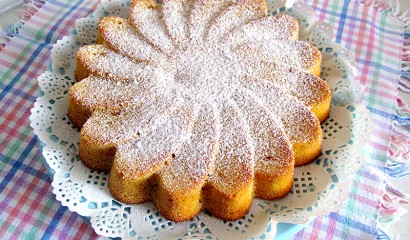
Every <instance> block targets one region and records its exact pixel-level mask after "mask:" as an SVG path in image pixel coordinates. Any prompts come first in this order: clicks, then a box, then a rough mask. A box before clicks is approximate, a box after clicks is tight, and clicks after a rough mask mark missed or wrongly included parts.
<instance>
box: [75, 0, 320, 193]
mask: <svg viewBox="0 0 410 240" xmlns="http://www.w3.org/2000/svg"><path fill="white" fill-rule="evenodd" d="M99 29H100V34H101V36H100V37H101V39H100V41H101V42H100V43H101V44H97V45H91V46H86V47H83V48H81V49H80V51H79V53H78V55H79V58H80V59H81V60H82V61H83V62H84V63H85V65H87V67H88V69H89V71H90V72H91V73H92V74H93V75H92V76H90V77H88V78H86V79H84V80H82V81H81V82H79V83H77V84H76V85H75V86H74V87H73V89H72V90H70V92H71V93H70V94H71V96H72V97H73V99H75V100H76V101H79V102H81V103H82V105H84V106H87V108H89V109H92V111H94V113H93V115H92V116H91V118H90V119H89V120H88V121H87V123H86V124H85V125H84V128H83V130H82V137H84V138H86V139H88V140H89V141H93V142H98V143H100V144H106V145H110V144H113V145H115V146H117V155H116V160H117V165H118V167H119V168H120V169H122V171H123V173H124V178H133V177H142V176H144V174H147V173H152V172H155V171H159V172H161V176H162V179H163V181H164V182H167V183H169V186H173V185H172V184H170V183H172V182H173V180H172V179H177V178H181V177H182V176H184V172H181V169H184V170H186V169H187V168H194V170H192V171H191V173H190V175H189V176H187V177H186V179H185V180H181V181H183V182H186V183H187V182H190V184H191V185H195V184H196V183H197V182H201V181H205V179H206V178H207V174H208V173H210V172H212V171H214V170H215V169H216V172H219V173H221V174H220V175H217V174H215V175H212V176H211V177H210V178H209V179H208V180H207V181H211V182H214V184H215V185H216V186H219V187H220V188H224V189H227V190H226V191H230V192H235V189H238V188H240V186H241V184H242V183H243V184H246V183H247V182H248V181H250V180H249V179H251V178H252V176H253V175H254V171H263V169H265V168H264V167H261V166H265V167H266V166H268V165H269V164H270V165H272V166H273V165H275V166H276V168H273V167H272V169H280V168H279V167H280V166H289V165H292V164H293V162H292V160H290V159H292V156H291V155H292V153H291V147H292V143H293V142H307V143H308V142H311V141H313V140H314V139H316V138H317V137H318V128H319V129H320V125H319V122H318V120H317V118H316V117H315V115H314V114H313V113H312V112H311V111H310V109H309V104H310V103H312V102H315V101H317V100H320V99H321V98H323V97H324V95H325V94H323V91H320V89H321V88H323V89H326V86H325V84H324V83H323V81H322V80H321V79H319V78H318V77H316V76H314V74H312V73H311V72H312V69H313V67H314V66H315V65H316V64H317V63H318V61H319V64H320V53H319V52H318V50H317V49H316V48H314V47H313V46H311V45H309V44H307V43H305V42H302V41H297V30H298V27H297V22H296V21H295V20H294V19H292V18H291V17H289V16H287V15H276V16H267V12H266V4H265V2H264V1H257V0H238V1H236V2H231V1H212V0H201V1H189V0H186V1H184V0H167V1H163V3H162V4H161V5H159V4H157V3H156V2H155V1H149V0H145V1H133V3H132V4H131V11H130V17H129V19H122V18H119V17H113V16H112V17H107V18H104V19H102V20H101V22H100V24H99ZM298 79H302V80H303V81H298ZM317 86H319V87H317ZM320 86H322V87H320ZM318 89H319V90H318ZM325 92H326V91H325ZM321 94H322V95H321ZM258 113H259V115H258ZM272 136H273V137H272ZM194 156H202V157H194ZM215 156H218V157H215ZM266 159H274V160H273V161H267V160H266ZM171 160H172V161H171ZM165 163H166V166H167V167H164V164H165ZM177 163H178V164H177ZM177 166H179V167H177ZM180 166H183V167H182V168H180ZM179 168H180V169H179ZM167 169H168V170H167ZM170 169H171V170H172V171H171V170H170ZM178 169H179V170H178ZM278 171H279V170H278ZM274 174H280V172H275V173H274ZM176 175H177V176H176ZM221 176H223V177H221ZM228 176H229V177H228ZM189 179H190V180H191V181H190V180H189ZM177 189H178V188H176V190H175V191H177Z"/></svg>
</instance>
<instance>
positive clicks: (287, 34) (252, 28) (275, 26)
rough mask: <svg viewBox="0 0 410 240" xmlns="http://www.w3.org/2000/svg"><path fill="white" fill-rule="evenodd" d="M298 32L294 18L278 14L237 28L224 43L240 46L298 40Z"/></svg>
mask: <svg viewBox="0 0 410 240" xmlns="http://www.w3.org/2000/svg"><path fill="white" fill-rule="evenodd" d="M298 32H299V29H298V23H297V21H296V20H295V19H294V18H292V17H290V16H288V15H285V14H278V15H275V16H267V17H264V18H259V19H257V20H255V21H251V22H249V23H248V24H246V25H243V26H242V27H239V28H236V29H235V30H234V31H232V32H231V33H230V34H228V36H227V37H226V39H224V41H225V42H229V43H230V44H234V45H238V44H241V43H245V42H249V41H256V42H260V41H270V40H273V39H275V40H297V39H298Z"/></svg>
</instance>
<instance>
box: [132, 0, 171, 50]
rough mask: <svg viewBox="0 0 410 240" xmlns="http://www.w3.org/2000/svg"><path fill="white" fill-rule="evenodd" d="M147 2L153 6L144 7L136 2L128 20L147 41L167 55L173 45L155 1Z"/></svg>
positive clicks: (149, 0) (148, 0)
mask: <svg viewBox="0 0 410 240" xmlns="http://www.w3.org/2000/svg"><path fill="white" fill-rule="evenodd" d="M147 2H149V3H150V4H152V5H153V6H144V4H143V3H139V1H136V4H135V5H134V7H132V8H131V13H130V20H131V22H132V23H133V24H134V27H136V28H137V29H138V31H139V32H140V33H141V35H142V36H144V37H145V38H146V39H147V41H149V42H150V43H152V44H153V45H154V46H156V47H157V48H159V49H161V50H162V51H164V52H165V53H168V54H169V53H171V52H172V51H173V50H174V44H173V42H172V41H171V39H170V38H169V37H168V35H167V33H166V31H165V28H164V23H163V22H162V21H161V12H160V11H158V9H159V7H158V6H157V5H156V4H155V1H152V0H147Z"/></svg>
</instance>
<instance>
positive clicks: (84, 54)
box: [77, 45, 150, 80]
mask: <svg viewBox="0 0 410 240" xmlns="http://www.w3.org/2000/svg"><path fill="white" fill-rule="evenodd" d="M77 56H78V58H79V60H80V61H81V62H83V63H85V67H86V69H87V70H88V71H89V72H91V73H92V74H95V75H98V76H101V77H107V78H113V79H122V80H133V79H135V78H137V77H138V76H139V75H141V73H143V72H145V71H146V70H147V71H148V70H149V69H150V66H147V65H146V63H137V62H133V61H131V60H130V59H129V58H127V57H125V56H123V55H122V54H120V53H117V52H115V51H113V50H111V49H110V48H108V47H106V46H104V45H88V46H85V47H82V48H80V50H79V52H78V54H77Z"/></svg>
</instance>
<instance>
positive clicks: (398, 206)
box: [357, 0, 410, 239]
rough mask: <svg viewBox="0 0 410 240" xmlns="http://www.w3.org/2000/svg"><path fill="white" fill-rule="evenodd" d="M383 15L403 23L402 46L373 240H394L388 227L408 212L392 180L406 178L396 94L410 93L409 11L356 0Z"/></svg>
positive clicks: (409, 130)
mask: <svg viewBox="0 0 410 240" xmlns="http://www.w3.org/2000/svg"><path fill="white" fill-rule="evenodd" d="M357 1H358V2H360V3H362V4H365V5H367V6H369V7H373V8H375V9H376V10H377V11H379V12H382V13H383V14H386V15H390V16H392V17H394V18H396V19H398V20H399V21H401V22H402V23H403V26H404V27H403V33H404V34H403V47H402V55H401V71H400V76H399V77H400V81H399V85H398V86H397V96H396V103H397V105H396V109H395V114H394V117H393V119H392V120H393V124H392V126H391V137H390V143H389V145H388V151H387V153H386V164H385V168H384V173H385V176H386V179H385V182H384V193H383V195H382V198H381V199H380V206H379V213H378V219H377V236H375V237H376V239H397V238H398V235H396V236H389V234H388V233H387V232H388V231H386V230H387V228H388V226H389V225H390V224H391V223H393V222H395V221H396V220H398V219H399V218H400V217H401V216H403V215H404V214H406V213H407V212H408V211H407V209H406V208H405V207H404V205H408V204H410V195H408V194H406V193H404V192H402V191H400V190H399V189H397V188H396V187H395V186H394V183H392V182H393V181H389V180H392V179H400V178H404V177H406V176H407V175H410V110H409V107H408V106H407V105H406V103H405V101H404V100H403V99H402V98H401V96H400V95H403V94H410V9H409V10H407V11H404V12H401V8H400V2H399V1H398V0H357Z"/></svg>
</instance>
